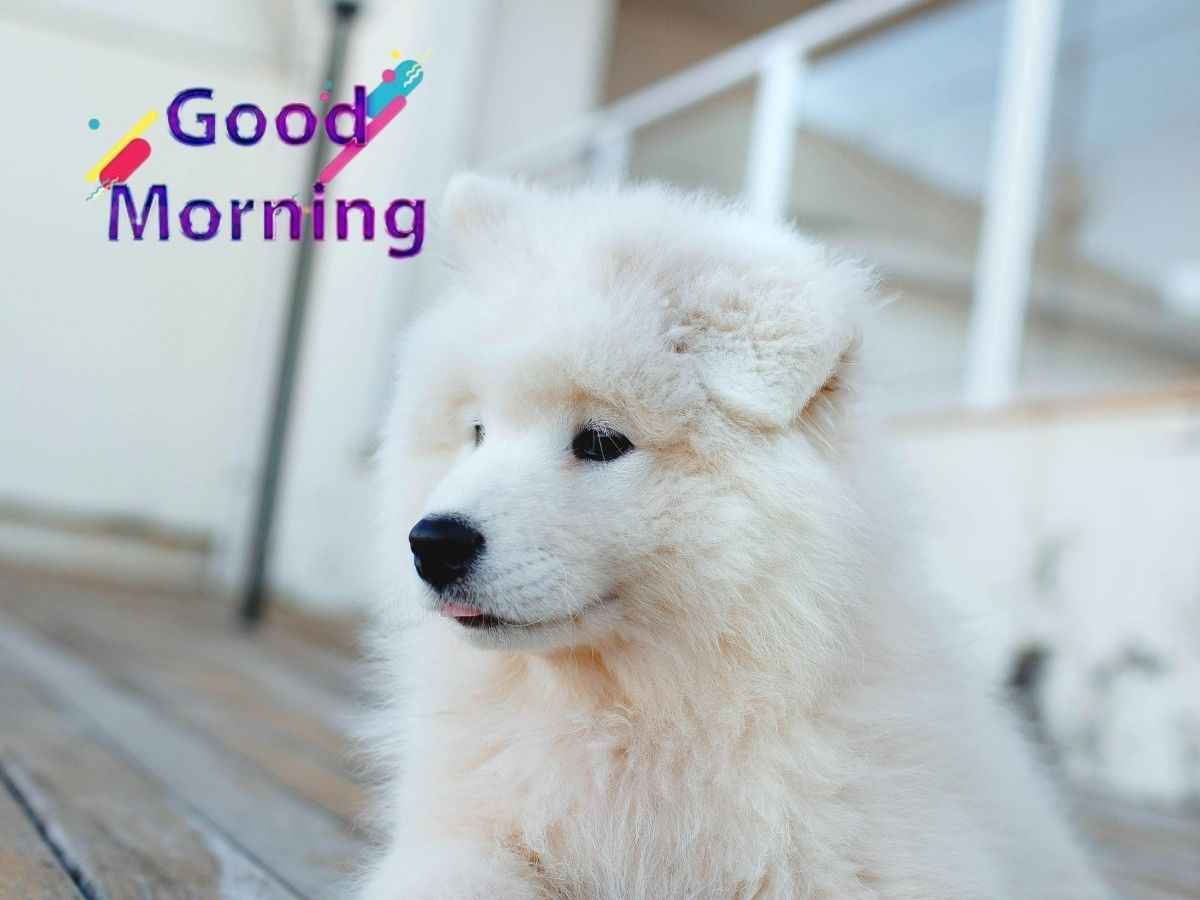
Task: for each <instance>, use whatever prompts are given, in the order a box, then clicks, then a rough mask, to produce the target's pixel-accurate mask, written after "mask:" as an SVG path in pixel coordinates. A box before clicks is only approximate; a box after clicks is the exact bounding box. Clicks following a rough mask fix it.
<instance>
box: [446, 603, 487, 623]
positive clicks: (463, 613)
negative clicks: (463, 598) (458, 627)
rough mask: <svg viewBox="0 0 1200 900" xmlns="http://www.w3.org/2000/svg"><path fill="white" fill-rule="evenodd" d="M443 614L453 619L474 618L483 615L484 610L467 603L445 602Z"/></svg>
mask: <svg viewBox="0 0 1200 900" xmlns="http://www.w3.org/2000/svg"><path fill="white" fill-rule="evenodd" d="M441 612H442V615H443V616H450V617H451V618H453V619H474V618H477V617H479V616H482V615H483V610H481V609H478V608H476V607H474V606H467V604H465V603H445V604H443V605H442V610H441Z"/></svg>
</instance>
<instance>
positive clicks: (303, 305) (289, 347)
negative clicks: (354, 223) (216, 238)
mask: <svg viewBox="0 0 1200 900" xmlns="http://www.w3.org/2000/svg"><path fill="white" fill-rule="evenodd" d="M357 11H358V4H357V3H355V2H337V3H334V4H333V31H332V33H331V35H330V38H329V53H328V55H327V56H326V61H325V78H324V80H325V81H326V82H327V83H330V84H331V87H330V89H329V95H330V97H335V96H337V93H336V92H337V89H338V85H339V83H340V82H341V79H342V69H343V68H344V66H345V62H346V48H347V45H348V44H349V40H350V23H351V21H352V20H353V18H354V14H355V13H356V12H357ZM317 134H318V136H319V135H320V134H321V131H320V130H318V131H317ZM327 152H328V147H327V146H326V144H325V142H324V141H323V140H321V139H320V138H319V137H318V138H317V139H315V140H313V142H312V149H311V155H310V157H309V162H308V186H307V188H306V190H308V191H311V190H312V186H313V184H315V183H316V180H317V176H318V175H319V174H320V173H321V166H322V164H323V161H324V159H325V155H326V153H327ZM302 227H303V229H304V230H303V232H302V235H303V238H304V239H303V240H302V241H301V242H300V246H299V248H297V251H296V263H295V266H294V268H293V269H292V282H291V289H290V291H289V294H288V309H287V323H286V325H285V326H284V329H283V338H282V344H281V346H280V349H279V366H278V368H277V369H276V372H275V394H274V403H273V404H272V408H271V430H270V431H269V432H268V435H267V444H266V449H265V450H264V452H263V457H262V465H261V468H260V472H261V481H260V482H259V488H258V505H257V507H256V511H255V516H254V534H253V537H252V539H251V540H252V543H251V545H250V561H249V567H248V568H247V571H246V584H245V589H244V593H243V594H242V604H241V617H242V621H243V622H244V623H246V624H247V625H248V626H252V625H255V624H257V623H258V622H259V621H261V620H262V617H263V613H264V612H265V610H266V604H267V567H268V564H269V562H270V559H271V533H272V530H273V528H274V525H275V505H276V500H277V498H278V494H279V482H280V478H281V475H282V471H283V464H284V454H285V451H286V449H287V433H288V423H289V419H290V418H291V409H292V393H293V389H294V388H295V384H296V367H297V365H298V364H299V361H300V344H301V341H302V339H303V337H304V316H305V313H306V312H307V309H308V295H309V290H310V288H311V286H312V266H313V240H312V217H311V216H305V217H304V222H303V226H302Z"/></svg>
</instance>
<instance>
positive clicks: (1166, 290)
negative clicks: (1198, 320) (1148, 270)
mask: <svg viewBox="0 0 1200 900" xmlns="http://www.w3.org/2000/svg"><path fill="white" fill-rule="evenodd" d="M1162 298H1163V303H1165V304H1166V305H1167V306H1169V307H1171V309H1173V310H1175V311H1176V312H1180V313H1183V314H1184V315H1188V316H1200V260H1189V261H1188V262H1182V263H1178V264H1176V265H1174V266H1172V267H1171V269H1170V270H1169V271H1168V272H1167V277H1166V278H1164V279H1163V284H1162Z"/></svg>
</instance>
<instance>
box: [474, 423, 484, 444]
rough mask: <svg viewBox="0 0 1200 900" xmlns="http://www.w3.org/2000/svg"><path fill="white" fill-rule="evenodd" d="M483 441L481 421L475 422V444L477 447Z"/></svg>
mask: <svg viewBox="0 0 1200 900" xmlns="http://www.w3.org/2000/svg"><path fill="white" fill-rule="evenodd" d="M482 443H483V423H482V422H476V423H475V446H476V447H478V446H479V445H480V444H482Z"/></svg>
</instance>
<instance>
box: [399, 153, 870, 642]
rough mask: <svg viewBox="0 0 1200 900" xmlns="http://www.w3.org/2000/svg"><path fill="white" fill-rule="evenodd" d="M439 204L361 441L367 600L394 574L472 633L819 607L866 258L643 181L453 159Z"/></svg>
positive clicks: (531, 638) (565, 637)
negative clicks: (372, 557)
mask: <svg viewBox="0 0 1200 900" xmlns="http://www.w3.org/2000/svg"><path fill="white" fill-rule="evenodd" d="M442 219H443V223H442V224H443V227H444V228H445V229H446V230H447V231H448V234H447V238H448V240H449V242H450V245H451V246H452V250H451V264H452V268H453V270H454V272H453V276H452V285H451V287H450V290H449V291H448V292H447V295H446V296H444V297H443V298H441V300H440V301H439V302H438V303H437V304H435V305H434V307H433V308H432V309H431V310H430V311H429V312H428V313H426V314H425V316H424V317H423V318H422V319H421V320H420V321H419V322H418V323H417V324H416V325H415V326H414V327H413V328H412V329H411V330H410V331H409V333H408V335H407V338H406V341H405V343H404V345H403V347H402V349H401V371H400V376H399V386H398V402H397V405H396V409H395V411H394V414H393V418H392V421H391V423H390V426H389V432H388V435H387V440H386V444H385V450H384V467H385V473H386V478H385V492H386V501H387V502H386V504H385V507H386V519H387V526H388V529H387V531H388V534H389V535H390V537H389V545H388V546H387V547H386V548H385V558H386V559H389V560H393V561H395V560H400V561H401V562H402V564H401V565H399V566H392V567H391V568H390V570H389V574H388V583H387V584H386V586H385V589H386V590H387V592H388V595H389V602H394V600H395V598H396V595H397V586H398V585H400V586H405V587H406V588H407V590H404V591H401V593H402V594H403V595H404V599H402V600H401V601H400V602H402V603H407V604H412V605H418V604H413V602H412V599H411V597H412V595H415V596H417V597H419V598H420V599H419V605H423V606H424V607H425V608H427V609H428V610H430V611H433V612H435V613H440V614H441V615H442V616H444V617H445V619H446V623H445V627H449V628H454V629H456V630H458V631H459V632H461V634H462V635H463V636H464V637H466V638H467V639H468V640H470V641H472V642H474V643H477V644H479V645H484V646H493V647H497V646H504V647H522V648H527V649H548V648H556V647H564V646H575V645H579V644H583V643H590V642H599V641H603V640H607V639H621V637H622V636H624V637H626V638H628V637H633V636H636V635H639V634H646V633H649V632H653V631H655V630H656V629H662V628H672V627H678V624H679V622H680V621H681V620H684V619H687V620H692V621H693V622H699V623H703V625H704V626H705V627H704V628H701V629H692V633H693V634H710V635H715V634H720V633H722V632H723V631H725V630H727V629H729V630H734V631H737V630H739V628H740V626H739V624H738V621H739V619H740V618H743V617H745V616H748V615H751V614H752V613H756V614H758V618H759V621H770V620H771V619H772V618H779V621H781V622H782V621H783V620H784V618H786V616H785V615H784V609H783V608H784V607H789V608H790V611H789V612H788V613H787V615H795V614H798V615H799V616H800V617H801V619H803V620H805V621H808V622H809V623H810V624H812V627H814V628H817V629H818V630H819V629H821V628H824V627H825V625H824V624H823V619H822V616H824V615H826V612H827V611H826V612H822V611H820V610H819V609H817V607H818V606H820V604H821V602H823V601H822V599H821V598H824V597H826V596H827V595H832V593H833V592H835V591H836V590H837V589H838V588H839V587H840V586H841V585H839V584H838V583H837V582H838V580H839V579H843V578H846V577H850V576H849V574H848V573H850V571H851V570H852V568H853V566H852V565H850V564H849V563H848V561H847V555H846V553H845V552H844V547H845V546H846V545H847V544H848V543H852V542H853V534H852V532H853V530H854V523H853V517H852V516H851V515H849V514H848V512H847V509H848V507H849V505H850V504H851V499H850V498H849V497H848V496H847V491H846V486H845V483H844V479H842V478H841V477H840V475H839V471H840V469H841V468H842V467H841V466H840V465H839V459H840V457H841V456H842V453H843V448H842V445H843V444H844V442H845V435H844V434H843V433H842V419H843V416H842V406H843V395H844V393H845V390H846V379H847V374H848V372H847V367H848V366H849V364H850V358H851V355H852V351H853V346H854V343H855V334H856V325H855V318H856V315H857V313H856V310H857V309H859V308H861V307H862V305H863V302H862V301H863V299H864V298H865V297H866V295H867V294H868V293H869V292H870V288H871V286H870V283H869V278H868V277H867V276H866V275H865V274H864V273H863V272H862V271H861V270H860V269H858V268H857V267H855V266H853V265H849V264H847V263H840V262H836V261H832V260H830V259H829V258H828V257H827V255H826V253H825V252H824V251H823V250H822V249H820V248H819V247H817V246H814V245H812V244H810V243H808V242H806V241H804V240H802V239H800V238H799V237H797V236H796V235H794V234H793V233H791V232H790V231H788V230H786V229H784V228H781V227H776V226H771V225H767V224H764V223H760V222H757V221H755V220H753V219H751V218H750V217H748V216H747V215H746V214H744V213H743V212H741V211H739V210H737V209H735V208H732V207H728V206H723V205H720V204H718V203H716V202H713V201H711V200H707V199H704V198H697V197H685V196H680V195H677V194H673V193H671V192H669V191H667V190H665V189H662V188H658V187H644V188H639V189H635V190H631V191H626V192H622V193H617V192H612V191H605V190H599V189H585V190H579V191H574V192H569V193H560V194H551V193H545V192H542V191H539V190H535V189H532V188H528V187H522V186H518V185H514V184H509V183H502V182H494V181H487V180H483V179H480V178H476V177H470V176H468V177H463V178H459V179H457V180H456V181H455V182H454V183H453V184H452V185H451V188H450V191H449V193H448V197H447V201H446V203H445V208H444V210H443V214H442ZM769 604H776V605H777V606H779V607H780V608H779V609H776V610H774V611H772V610H766V611H765V612H766V614H767V615H766V619H765V620H764V619H763V616H762V613H763V612H764V609H763V607H764V606H766V605H769ZM806 604H808V605H811V606H812V607H813V608H812V609H805V608H803V607H805V605H806ZM793 607H794V608H793Z"/></svg>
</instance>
